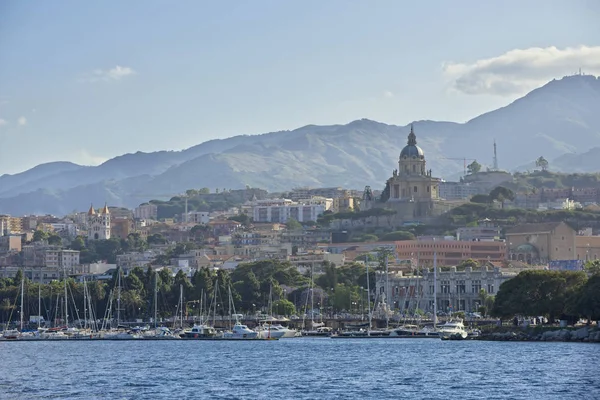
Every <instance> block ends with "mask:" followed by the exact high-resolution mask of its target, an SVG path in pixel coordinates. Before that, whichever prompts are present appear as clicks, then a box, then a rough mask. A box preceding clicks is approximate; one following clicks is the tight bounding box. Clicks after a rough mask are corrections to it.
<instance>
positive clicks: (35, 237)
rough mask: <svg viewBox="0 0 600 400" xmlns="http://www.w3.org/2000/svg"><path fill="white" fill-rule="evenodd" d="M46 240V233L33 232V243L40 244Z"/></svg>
mask: <svg viewBox="0 0 600 400" xmlns="http://www.w3.org/2000/svg"><path fill="white" fill-rule="evenodd" d="M47 239H48V233H46V232H44V231H40V230H36V231H35V232H33V239H32V240H33V241H34V242H41V241H44V240H47Z"/></svg>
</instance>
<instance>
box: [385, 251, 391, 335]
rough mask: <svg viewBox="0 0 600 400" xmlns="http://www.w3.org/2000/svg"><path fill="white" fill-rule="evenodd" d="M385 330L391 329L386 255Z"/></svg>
mask: <svg viewBox="0 0 600 400" xmlns="http://www.w3.org/2000/svg"><path fill="white" fill-rule="evenodd" d="M385 305H386V310H385V329H390V313H389V308H390V274H389V272H388V255H387V253H385Z"/></svg>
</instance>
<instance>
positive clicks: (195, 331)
mask: <svg viewBox="0 0 600 400" xmlns="http://www.w3.org/2000/svg"><path fill="white" fill-rule="evenodd" d="M217 335H218V333H217V330H216V329H215V328H213V327H212V326H208V325H194V326H193V327H192V329H190V330H185V331H183V333H181V334H180V337H181V338H183V339H212V338H216V337H217Z"/></svg>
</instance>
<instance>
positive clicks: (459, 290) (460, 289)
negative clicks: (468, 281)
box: [456, 281, 466, 294]
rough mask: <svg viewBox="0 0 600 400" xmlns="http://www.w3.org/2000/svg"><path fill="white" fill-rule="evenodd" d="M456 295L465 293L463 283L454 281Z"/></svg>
mask: <svg viewBox="0 0 600 400" xmlns="http://www.w3.org/2000/svg"><path fill="white" fill-rule="evenodd" d="M456 293H459V294H460V293H466V287H465V281H456Z"/></svg>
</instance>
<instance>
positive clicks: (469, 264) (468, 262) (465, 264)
mask: <svg viewBox="0 0 600 400" xmlns="http://www.w3.org/2000/svg"><path fill="white" fill-rule="evenodd" d="M478 266H479V264H478V263H477V261H475V260H473V259H472V258H469V259H467V260H463V261H462V262H461V263H460V264H458V265H457V266H456V269H458V270H463V271H464V270H465V268H466V267H471V268H477V267H478Z"/></svg>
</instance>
